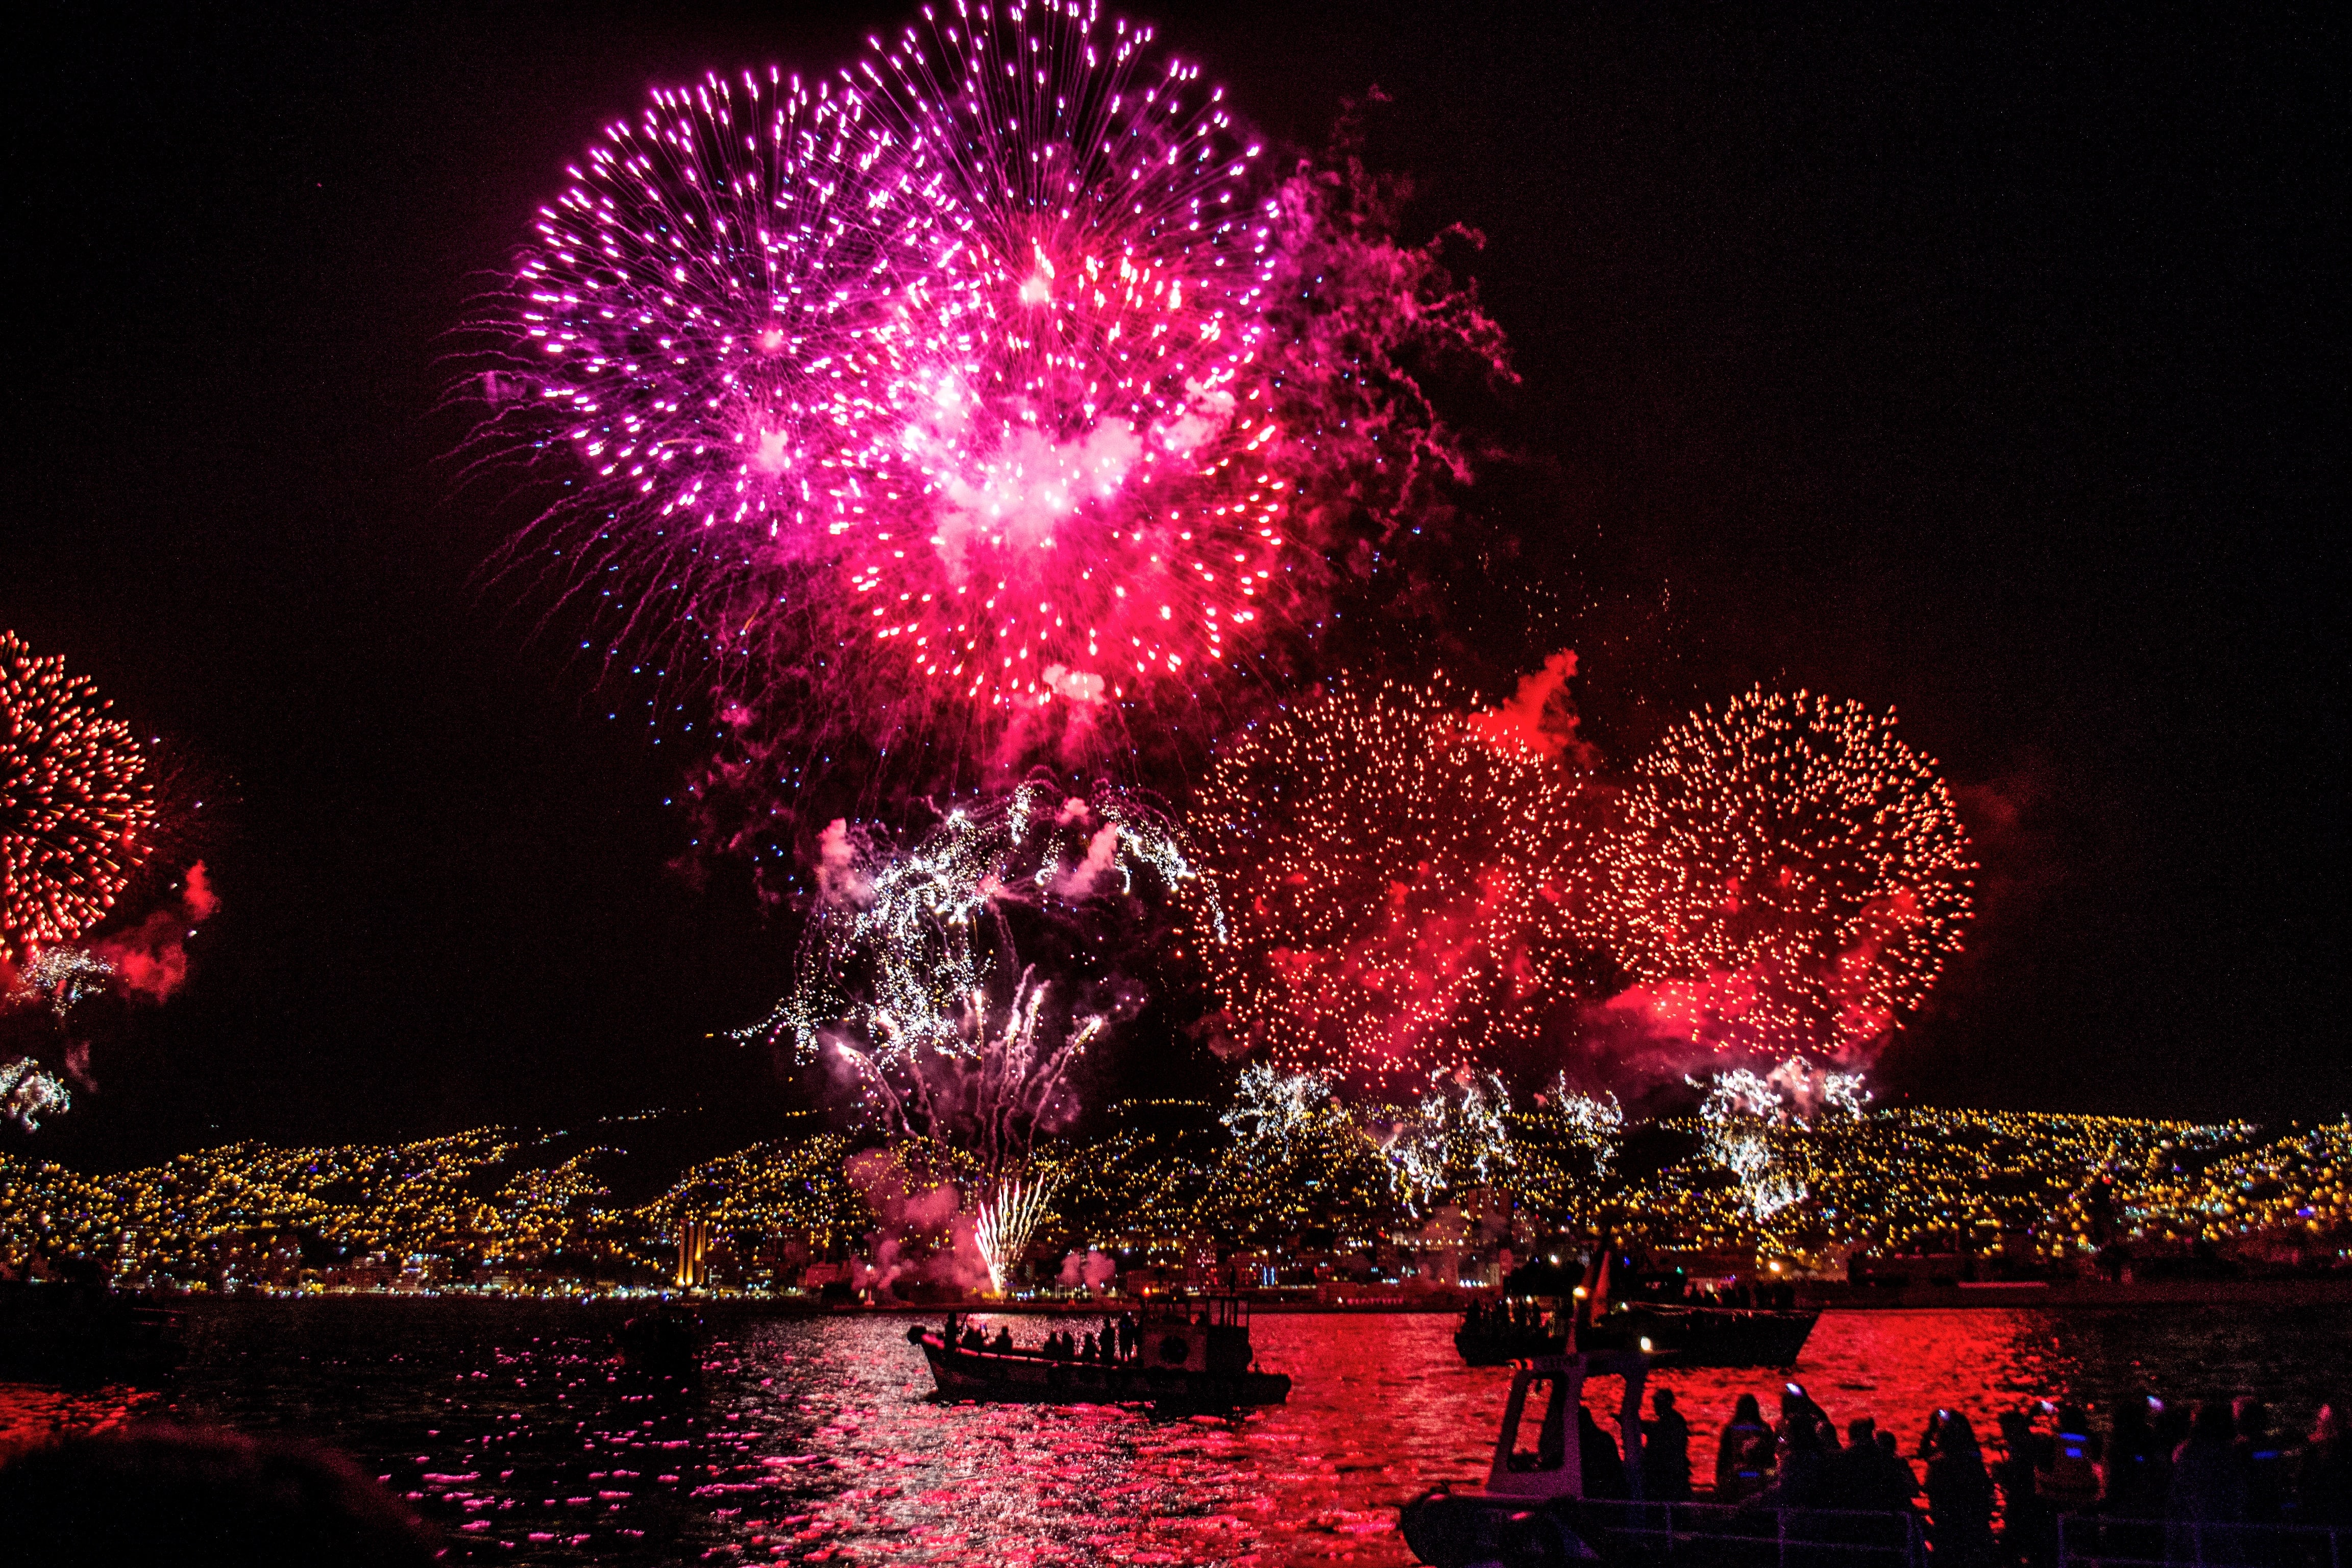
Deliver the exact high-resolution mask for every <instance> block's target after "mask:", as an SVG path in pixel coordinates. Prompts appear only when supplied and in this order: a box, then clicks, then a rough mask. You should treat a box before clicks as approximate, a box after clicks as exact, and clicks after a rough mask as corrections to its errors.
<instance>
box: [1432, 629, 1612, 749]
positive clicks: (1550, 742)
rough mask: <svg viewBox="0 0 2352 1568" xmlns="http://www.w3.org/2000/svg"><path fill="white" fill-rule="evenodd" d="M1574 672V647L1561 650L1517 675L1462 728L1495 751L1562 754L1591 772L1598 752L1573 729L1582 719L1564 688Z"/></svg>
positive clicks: (1573, 701)
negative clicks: (1501, 696)
mask: <svg viewBox="0 0 2352 1568" xmlns="http://www.w3.org/2000/svg"><path fill="white" fill-rule="evenodd" d="M1575 674H1576V653H1575V650H1574V649H1572V648H1562V649H1560V650H1559V652H1558V653H1556V654H1553V655H1552V656H1551V657H1550V658H1548V659H1546V660H1544V665H1543V668H1541V669H1539V670H1537V671H1536V672H1535V673H1534V674H1532V675H1528V676H1525V677H1522V678H1521V679H1520V681H1519V689H1518V691H1517V694H1516V695H1515V696H1513V697H1512V698H1510V699H1509V700H1507V701H1504V702H1501V703H1498V704H1496V706H1495V707H1492V708H1489V709H1486V710H1484V711H1482V712H1477V713H1473V714H1471V715H1470V717H1469V718H1468V720H1466V721H1465V723H1464V728H1465V729H1466V730H1467V731H1469V732H1470V734H1471V735H1473V736H1475V738H1476V739H1478V740H1480V741H1483V742H1486V744H1487V745H1489V746H1492V747H1493V748H1495V749H1496V751H1498V752H1500V751H1511V750H1521V751H1530V752H1535V753H1536V754H1537V755H1538V756H1541V757H1547V758H1558V757H1565V758H1567V760H1568V761H1569V762H1570V763H1571V764H1572V765H1574V766H1575V767H1578V768H1580V769H1582V770H1583V771H1585V772H1587V773H1591V772H1593V771H1595V770H1597V769H1598V768H1599V767H1600V766H1601V752H1600V749H1599V748H1598V747H1596V746H1594V745H1592V744H1591V742H1587V741H1585V740H1584V739H1583V738H1582V737H1581V736H1580V735H1579V734H1578V733H1577V728H1578V726H1579V725H1580V724H1581V723H1582V722H1583V720H1582V719H1581V718H1580V716H1579V715H1578V713H1577V711H1576V700H1575V699H1574V698H1573V697H1572V696H1570V693H1569V689H1568V683H1569V680H1570V679H1571V678H1572V677H1573V676H1574V675H1575Z"/></svg>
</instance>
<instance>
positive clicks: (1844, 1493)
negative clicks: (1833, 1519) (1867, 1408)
mask: <svg viewBox="0 0 2352 1568" xmlns="http://www.w3.org/2000/svg"><path fill="white" fill-rule="evenodd" d="M1879 1480H1880V1477H1879V1473H1878V1423H1877V1422H1876V1421H1874V1420H1873V1419H1871V1418H1870V1417H1869V1416H1867V1415H1857V1416H1855V1417H1854V1418H1853V1420H1851V1421H1849V1422H1847V1423H1846V1424H1845V1447H1843V1448H1841V1449H1839V1450H1838V1451H1837V1452H1836V1453H1834V1454H1832V1455H1831V1456H1830V1457H1829V1462H1828V1463H1827V1464H1826V1465H1824V1466H1823V1467H1822V1506H1823V1507H1825V1508H1850V1509H1859V1510H1873V1509H1876V1508H1878V1507H1879V1506H1880V1504H1879V1497H1878V1494H1879Z"/></svg>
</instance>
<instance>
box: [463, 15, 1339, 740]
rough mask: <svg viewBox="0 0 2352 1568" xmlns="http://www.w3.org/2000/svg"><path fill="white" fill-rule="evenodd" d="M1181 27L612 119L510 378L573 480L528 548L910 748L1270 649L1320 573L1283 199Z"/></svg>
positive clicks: (557, 470)
mask: <svg viewBox="0 0 2352 1568" xmlns="http://www.w3.org/2000/svg"><path fill="white" fill-rule="evenodd" d="M1151 45H1152V36H1151V34H1150V31H1149V30H1147V29H1140V28H1135V27H1131V26H1128V25H1127V24H1125V23H1123V22H1118V21H1110V20H1106V19H1104V18H1103V17H1102V16H1099V14H1098V13H1097V12H1096V11H1095V10H1094V9H1093V8H1092V7H1090V6H1089V7H1054V8H1051V9H1043V8H1041V9H1031V8H1027V7H1024V6H1020V5H1006V6H1003V7H987V6H962V5H959V6H958V7H956V9H955V10H954V11H953V13H952V14H951V15H950V16H933V15H931V14H930V13H928V12H927V13H926V21H925V25H924V26H920V27H910V28H908V29H907V30H906V31H905V32H904V33H903V34H901V35H900V36H899V37H898V38H897V39H895V40H893V41H890V42H888V43H887V44H885V43H877V45H876V46H875V47H874V48H873V50H872V51H871V53H870V55H869V57H868V58H866V59H865V60H863V61H861V62H860V63H859V64H858V65H857V66H856V68H852V69H849V70H845V71H844V72H842V73H840V75H839V77H838V78H837V79H833V80H829V81H824V82H820V83H816V84H814V85H809V84H803V82H802V81H800V80H799V79H795V78H791V77H788V76H786V75H785V74H784V73H782V72H781V71H778V70H774V69H770V70H768V71H766V72H764V73H747V74H745V75H743V76H741V77H740V78H736V79H722V78H719V77H712V78H709V79H706V80H705V81H703V82H702V83H700V84H698V85H697V86H695V87H692V88H688V89H674V90H664V91H659V92H656V94H655V95H654V96H653V100H652V101H651V102H650V103H649V104H648V105H647V107H646V109H645V110H643V111H642V113H641V114H640V115H639V117H638V118H637V119H636V120H635V121H625V122H620V123H615V124H614V125H612V126H610V127H608V128H607V130H606V132H605V133H604V138H603V139H602V140H601V141H600V142H598V143H597V144H596V145H594V146H593V147H592V148H591V149H590V150H589V152H588V153H587V155H586V156H585V158H584V159H583V162H582V163H580V164H578V165H576V166H574V167H573V168H572V171H571V173H572V181H571V184H570V185H569V186H568V187H567V189H566V190H565V191H564V193H563V195H562V196H561V197H559V198H558V199H557V200H556V201H555V202H553V203H551V205H549V206H547V207H546V208H544V209H542V211H541V215H540V218H539V221H538V224H537V226H536V234H535V237H534V238H533V239H532V241H531V242H530V245H529V246H528V247H526V249H525V250H524V252H523V254H522V256H521V258H520V262H519V265H518V268H517V275H516V276H517V280H516V283H515V284H514V286H513V287H512V288H511V289H509V290H508V291H507V293H506V295H505V296H504V298H503V300H502V301H501V304H500V307H499V313H498V316H497V318H496V319H495V320H493V321H488V322H487V323H485V325H486V326H487V327H488V330H489V331H490V332H491V334H492V336H493V337H494V339H495V340H496V342H497V345H498V346H497V348H496V350H495V351H494V355H493V357H494V359H495V361H496V363H495V365H494V367H493V368H491V369H489V370H488V371H486V372H485V373H484V374H482V376H481V377H480V380H479V383H478V389H479V390H480V391H481V392H482V393H483V394H484V395H486V396H487V398H488V401H489V403H490V405H491V407H492V416H491V419H490V421H489V423H488V430H487V433H488V435H489V436H490V437H491V438H492V440H493V443H494V444H495V445H497V446H499V447H501V448H503V449H504V450H507V451H509V452H516V451H520V452H521V453H522V454H524V455H525V456H526V457H528V458H530V459H532V460H533V461H534V462H535V463H543V467H542V468H541V472H542V474H543V475H544V477H546V478H547V479H549V480H550V481H551V483H553V484H555V485H557V486H559V487H560V488H561V489H562V492H563V493H562V498H561V499H560V500H558V501H557V502H556V503H555V504H554V505H553V506H552V507H551V508H550V509H549V510H548V511H547V512H546V513H545V515H544V516H543V517H542V519H541V525H540V527H539V528H538V529H537V530H535V531H532V532H531V533H530V534H529V535H528V536H527V541H528V542H527V544H526V545H525V546H523V547H521V548H523V549H525V550H527V551H528V552H542V551H543V552H546V553H545V554H544V555H543V556H542V560H543V561H544V562H545V563H547V564H548V565H549V566H550V568H551V570H552V571H553V572H554V573H555V574H557V575H558V576H559V577H560V578H561V579H562V581H563V582H564V583H565V584H567V585H568V592H569V593H570V594H571V595H573V596H574V597H586V598H588V599H589V600H590V601H591V602H592V603H593V605H595V606H596V607H599V608H601V609H603V610H604V611H606V612H607V619H606V622H605V625H606V626H608V627H610V628H611V629H612V634H613V636H614V642H613V644H612V648H613V650H614V652H616V653H617V652H620V651H621V650H622V649H624V648H629V649H632V650H635V651H638V652H639V653H641V654H642V653H644V652H649V651H650V652H655V653H656V657H657V658H658V657H660V655H661V654H663V653H667V651H668V650H669V649H671V648H675V647H680V646H683V647H687V648H689V649H693V650H698V651H700V652H701V653H703V654H705V655H708V656H709V657H711V658H715V659H717V660H718V661H719V662H720V663H721V664H722V665H724V666H726V667H728V668H731V669H733V670H735V671H737V672H739V675H738V677H737V678H736V679H733V681H732V682H731V684H732V685H733V686H734V687H735V692H734V695H735V698H736V699H737V700H739V701H741V702H748V703H751V704H753V705H757V704H759V703H761V702H762V701H765V700H769V698H770V697H771V696H772V694H773V692H774V690H775V689H777V687H778V684H779V682H778V679H777V677H778V673H779V672H791V673H792V675H793V680H794V681H797V683H798V684H799V686H800V687H801V689H808V688H811V687H814V688H815V689H820V690H823V691H824V692H825V693H826V694H827V695H828V696H829V697H830V698H831V700H833V701H834V702H835V703H838V704H842V705H845V706H854V707H855V708H856V710H857V711H858V713H859V715H860V718H861V721H862V723H861V727H862V728H864V729H865V730H866V732H867V733H868V734H869V735H873V736H887V735H889V734H891V733H894V732H898V731H903V730H904V729H905V728H907V727H908V725H909V724H910V723H911V724H915V725H921V724H924V723H927V722H929V721H930V720H931V719H932V718H933V717H934V716H936V715H937V714H938V713H939V712H940V710H942V709H943V708H948V707H961V708H964V709H967V710H972V711H973V712H975V713H976V714H977V715H978V716H979V718H980V721H981V723H982V726H983V727H992V728H997V729H999V730H1000V731H1001V730H1002V729H1003V727H1004V726H1006V725H1007V724H1026V723H1030V722H1034V721H1044V722H1045V723H1048V724H1064V723H1069V722H1076V723H1079V724H1088V723H1091V722H1092V721H1094V720H1095V719H1097V717H1098V716H1100V715H1101V714H1102V713H1104V712H1106V711H1108V710H1109V709H1111V708H1113V707H1118V708H1122V709H1128V710H1132V709H1135V708H1139V707H1141V708H1147V709H1148V708H1150V707H1153V706H1155V705H1158V704H1160V703H1163V702H1166V701H1168V700H1170V699H1171V695H1183V696H1189V695H1190V694H1192V692H1193V691H1194V690H1195V689H1196V688H1197V686H1198V685H1199V684H1200V683H1202V681H1204V680H1207V679H1213V672H1215V671H1218V670H1221V669H1231V668H1234V667H1235V666H1236V665H1237V664H1238V663H1239V662H1240V660H1241V658H1243V657H1244V651H1243V650H1244V645H1246V644H1247V643H1249V642H1250V640H1251V639H1252V638H1253V637H1254V636H1255V635H1256V634H1257V633H1258V632H1260V631H1261V630H1262V629H1263V623H1264V621H1265V618H1266V617H1267V616H1268V614H1269V611H1270V610H1271V611H1272V612H1273V613H1276V614H1280V613H1281V612H1282V611H1283V609H1284V608H1285V607H1286V605H1287V604H1288V602H1289V595H1290V592H1291V590H1290V588H1289V585H1288V584H1287V581H1286V579H1287V577H1288V574H1289V573H1290V572H1291V571H1292V569H1293V568H1294V566H1295V565H1297V563H1299V562H1301V561H1302V560H1303V559H1305V556H1304V553H1303V552H1301V551H1300V549H1299V547H1298V545H1297V542H1295V541H1294V540H1292V539H1291V537H1290V536H1289V529H1288V526H1287V524H1288V520H1289V514H1290V510H1291V505H1290V501H1291V498H1292V497H1293V496H1294V495H1295V494H1296V491H1297V488H1298V485H1297V480H1296V479H1293V478H1290V477H1286V472H1285V470H1284V469H1283V468H1282V467H1281V466H1280V464H1279V461H1278V457H1279V447H1280V446H1281V442H1282V434H1281V431H1280V430H1279V429H1278V428H1277V427H1276V421H1275V420H1274V419H1273V418H1272V417H1271V416H1269V415H1268V413H1267V409H1268V407H1269V405H1270V402H1271V394H1270V389H1269V385H1268V384H1267V380H1266V377H1265V372H1264V368H1263V362H1264V357H1265V356H1264V353H1263V350H1264V348H1265V339H1266V335H1267V326H1266V321H1267V312H1268V310H1269V306H1270V292H1271V289H1272V282H1273V279H1274V278H1275V277H1276V268H1277V259H1276V251H1277V244H1276V239H1277V237H1276V232H1275V231H1276V209H1275V205H1274V203H1273V201H1272V199H1271V195H1270V192H1269V191H1268V189H1267V183H1266V182H1265V180H1263V179H1261V178H1260V177H1259V176H1258V173H1257V165H1256V156H1257V153H1258V149H1257V148H1256V147H1255V145H1252V144H1250V143H1249V142H1248V140H1247V138H1246V137H1245V136H1244V134H1243V132H1241V131H1240V129H1239V128H1238V127H1237V126H1236V125H1235V124H1234V121H1233V119H1232V117H1231V115H1230V114H1229V113H1228V111H1227V110H1226V109H1225V108H1224V107H1223V103H1222V102H1221V95H1220V93H1219V92H1218V91H1216V90H1213V89H1207V88H1204V87H1202V85H1201V84H1200V82H1199V80H1198V70H1197V68H1194V67H1192V66H1189V65H1185V64H1182V63H1181V62H1179V61H1176V60H1173V59H1171V58H1167V57H1165V56H1163V55H1160V54H1159V53H1158V52H1157V51H1155V50H1154V49H1153V48H1152V47H1151ZM813 671H821V672H822V673H820V674H813V673H812V672H813ZM783 684H791V682H785V683H783ZM965 728H966V731H967V732H969V731H970V728H971V726H970V725H969V724H967V725H966V726H965Z"/></svg>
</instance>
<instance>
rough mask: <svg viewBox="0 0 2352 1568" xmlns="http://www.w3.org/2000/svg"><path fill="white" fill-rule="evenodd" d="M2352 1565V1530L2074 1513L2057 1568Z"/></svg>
mask: <svg viewBox="0 0 2352 1568" xmlns="http://www.w3.org/2000/svg"><path fill="white" fill-rule="evenodd" d="M2182 1563H2188V1564H2202V1563H2210V1564H2214V1565H2215V1568H2352V1530H2345V1529H2342V1528H2340V1527H2332V1526H2327V1525H2315V1524H2202V1523H2200V1522H2198V1521H2195V1520H2187V1519H2126V1518H2122V1517H2119V1516H2115V1515H2109V1514H2089V1513H2070V1514H2063V1515H2061V1516H2060V1517H2059V1520H2058V1568H2176V1565H2178V1564H2182Z"/></svg>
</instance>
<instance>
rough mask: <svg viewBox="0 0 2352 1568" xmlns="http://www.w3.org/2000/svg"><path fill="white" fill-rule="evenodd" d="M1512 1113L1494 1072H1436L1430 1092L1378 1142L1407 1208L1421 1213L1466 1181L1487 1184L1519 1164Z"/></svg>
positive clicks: (1509, 1096) (1432, 1076)
mask: <svg viewBox="0 0 2352 1568" xmlns="http://www.w3.org/2000/svg"><path fill="white" fill-rule="evenodd" d="M1510 1110H1511V1094H1510V1090H1509V1089H1507V1088H1505V1087H1504V1084H1503V1080H1502V1079H1500V1078H1498V1077H1496V1075H1495V1074H1493V1073H1491V1072H1476V1073H1474V1072H1469V1071H1460V1072H1451V1073H1449V1072H1445V1071H1444V1070H1439V1071H1436V1072H1433V1073H1431V1074H1430V1075H1429V1092H1428V1093H1426V1094H1424V1095H1423V1097H1422V1098H1421V1100H1420V1102H1419V1103H1418V1104H1416V1105H1415V1106H1413V1107H1412V1110H1409V1111H1408V1112H1406V1113H1405V1114H1404V1115H1403V1116H1402V1117H1400V1118H1398V1119H1397V1120H1396V1121H1393V1122H1391V1123H1390V1124H1389V1126H1388V1128H1387V1130H1386V1131H1385V1132H1384V1133H1382V1134H1381V1135H1380V1136H1379V1137H1378V1138H1377V1139H1376V1141H1377V1142H1379V1144H1380V1146H1381V1152H1382V1153H1384V1154H1385V1155H1387V1156H1388V1162H1389V1172H1390V1177H1391V1181H1393V1182H1394V1184H1395V1185H1396V1189H1397V1193H1398V1195H1399V1197H1400V1198H1401V1199H1402V1201H1403V1203H1404V1205H1405V1207H1406V1208H1407V1209H1408V1210H1409V1211H1411V1212H1412V1213H1414V1214H1419V1213H1420V1212H1421V1211H1422V1210H1423V1209H1424V1208H1426V1207H1427V1206H1428V1205H1430V1204H1432V1203H1433V1202H1434V1201H1435V1199H1436V1197H1437V1195H1438V1194H1440V1193H1443V1192H1444V1191H1445V1190H1446V1189H1447V1188H1449V1187H1451V1186H1454V1185H1455V1184H1458V1183H1460V1182H1462V1181H1463V1180H1464V1179H1465V1177H1466V1178H1467V1179H1468V1180H1471V1181H1475V1182H1484V1181H1485V1180H1486V1179H1487V1177H1488V1175H1489V1174H1490V1173H1492V1172H1494V1171H1497V1170H1500V1169H1502V1168H1505V1167H1507V1166H1509V1165H1512V1164H1514V1163H1517V1162H1516V1158H1515V1156H1514V1155H1513V1154H1512V1152H1511V1139H1510V1131H1509V1129H1508V1127H1507V1122H1506V1119H1507V1117H1508V1116H1509V1115H1510Z"/></svg>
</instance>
